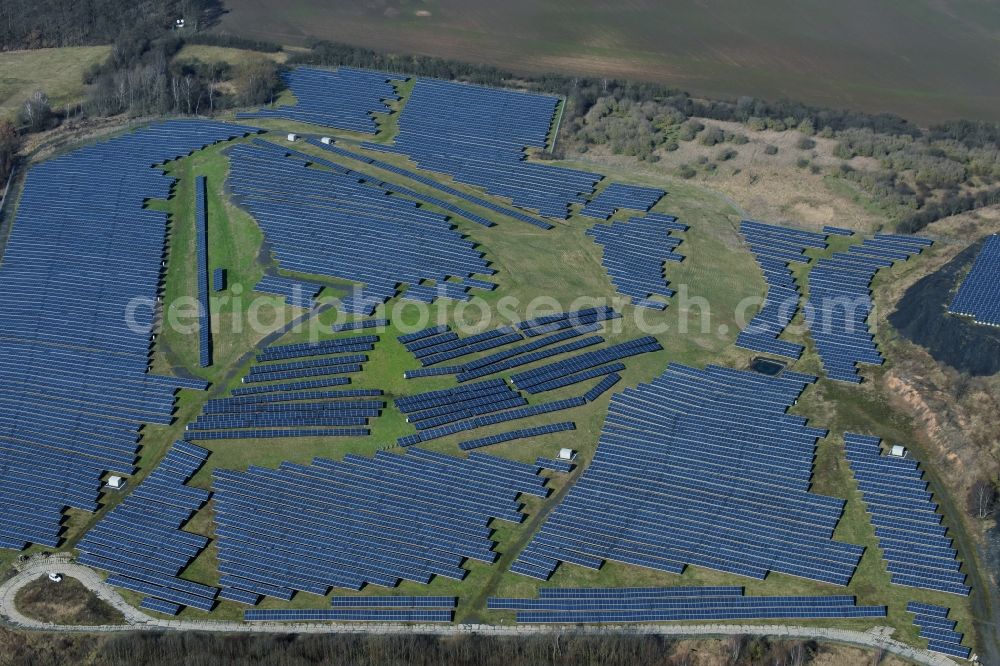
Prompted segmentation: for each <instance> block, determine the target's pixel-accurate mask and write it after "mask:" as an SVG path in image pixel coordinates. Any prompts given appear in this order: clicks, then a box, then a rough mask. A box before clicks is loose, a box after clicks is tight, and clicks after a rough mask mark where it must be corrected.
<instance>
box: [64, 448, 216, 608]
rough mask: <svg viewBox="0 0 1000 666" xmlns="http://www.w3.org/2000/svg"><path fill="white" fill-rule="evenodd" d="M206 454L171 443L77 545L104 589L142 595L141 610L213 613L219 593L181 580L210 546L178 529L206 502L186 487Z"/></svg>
mask: <svg viewBox="0 0 1000 666" xmlns="http://www.w3.org/2000/svg"><path fill="white" fill-rule="evenodd" d="M206 458H208V451H206V450H205V449H202V448H200V447H197V446H194V445H192V444H189V443H188V442H184V441H179V442H175V443H174V445H173V446H171V447H170V449H169V450H168V451H167V454H166V456H164V458H163V459H162V460H161V461H160V462H159V463H158V464H157V465H156V467H155V468H154V469H153V471H152V472H150V473H149V476H147V477H146V478H145V479H144V480H143V481H142V482H141V483H140V484H139V486H138V487H137V488H136V489H135V490H133V491H132V493H131V494H129V495H128V497H126V498H125V500H124V501H123V502H122V503H121V504H119V505H118V506H116V507H115V508H113V509H112V510H111V511H109V512H108V513H107V514H105V516H104V517H103V518H101V520H100V521H99V522H98V523H97V524H96V525H95V526H94V527H92V528H91V529H90V530H89V531H88V532H87V534H86V535H85V536H84V537H83V539H81V540H80V542H79V543H78V544H77V549H78V550H79V551H80V556H79V558H78V560H79V562H80V564H86V565H88V566H91V567H94V568H97V569H102V570H104V571H107V572H108V573H109V574H111V576H110V577H109V578H108V584H110V585H114V586H116V587H123V588H125V589H127V590H132V591H134V592H139V593H141V594H144V595H146V599H144V600H143V608H147V609H149V610H155V611H158V612H161V613H166V614H168V615H176V614H177V612H178V611H179V610H180V607H181V606H190V607H192V608H198V609H200V610H205V611H208V610H212V607H213V606H214V605H215V598H216V596H217V594H218V592H219V590H218V589H217V588H214V587H211V586H208V585H202V584H200V583H195V582H192V581H190V580H185V579H182V578H180V574H181V572H182V571H183V570H184V569H185V567H187V566H188V564H190V563H191V561H192V560H193V559H194V558H195V557H196V556H197V555H198V553H200V552H201V551H202V549H204V548H205V546H206V545H208V538H207V537H204V536H201V535H200V534H194V533H193V532H188V531H185V530H182V529H181V528H182V527H183V526H184V524H185V523H186V522H187V521H188V519H189V518H190V517H191V515H192V514H193V513H194V512H195V511H197V510H198V509H200V508H201V507H202V506H203V505H204V504H205V502H207V501H208V498H209V493H208V491H207V490H202V489H200V488H192V487H191V486H187V485H185V484H186V483H187V481H188V479H190V478H191V476H193V475H194V473H195V472H196V471H198V468H200V467H201V465H202V463H204V462H205V459H206Z"/></svg>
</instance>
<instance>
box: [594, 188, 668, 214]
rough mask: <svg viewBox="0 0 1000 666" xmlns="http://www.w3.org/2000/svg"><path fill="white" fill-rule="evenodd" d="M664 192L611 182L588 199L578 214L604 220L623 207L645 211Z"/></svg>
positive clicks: (653, 204) (647, 210)
mask: <svg viewBox="0 0 1000 666" xmlns="http://www.w3.org/2000/svg"><path fill="white" fill-rule="evenodd" d="M664 194H666V192H664V191H663V190H660V189H657V188H655V187H640V186H638V185H624V184H622V183H611V184H610V185H608V186H607V187H606V188H604V189H603V190H601V192H599V193H598V194H597V196H595V197H594V198H593V199H591V200H590V201H588V202H587V205H586V206H584V208H583V210H582V211H580V214H581V215H585V216H587V217H596V218H598V219H601V220H606V219H608V218H609V217H611V216H612V215H614V214H615V213H616V212H617V211H619V210H623V209H627V210H639V211H642V212H644V213H646V212H649V209H650V208H652V207H653V206H655V205H656V202H657V201H659V200H660V198H661V197H663V195H664Z"/></svg>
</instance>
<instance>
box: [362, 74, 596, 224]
mask: <svg viewBox="0 0 1000 666" xmlns="http://www.w3.org/2000/svg"><path fill="white" fill-rule="evenodd" d="M558 103H559V99H558V98H557V97H552V96H550V95H539V94H535V93H528V92H519V91H514V90H504V89H499V88H486V87H483V86H475V85H469V84H465V83H457V82H453V81H439V80H436V79H417V81H416V83H415V84H414V86H413V92H412V93H411V94H410V97H409V99H407V101H406V108H405V110H404V112H403V113H402V114H400V118H399V134H398V135H397V136H396V140H395V142H394V143H393V145H391V146H386V145H383V144H376V143H366V144H363V147H365V148H368V149H370V150H380V151H385V152H396V153H402V154H404V155H406V156H408V157H409V158H410V159H412V160H413V161H414V162H416V163H417V164H418V165H419V166H420V167H421V168H423V169H428V170H430V171H437V172H440V173H445V174H448V175H450V176H451V177H453V178H454V179H455V180H457V181H459V182H461V183H466V184H469V185H476V186H478V187H482V188H483V189H485V190H486V191H487V192H489V193H490V194H493V195H496V196H501V197H506V198H508V199H510V200H511V201H512V202H513V203H514V205H516V206H520V207H522V208H528V209H532V210H537V211H538V212H539V213H541V214H542V215H546V216H549V217H556V218H566V217H567V216H568V215H569V205H570V204H571V203H581V204H582V203H584V202H585V199H584V195H589V194H590V193H591V192H593V189H594V185H595V184H596V183H597V182H598V181H599V180H600V179H601V175H600V174H596V173H590V172H586V171H579V170H575V169H566V168H563V167H555V166H551V165H546V164H537V163H532V162H527V161H526V160H525V149H527V148H538V149H545V148H546V147H547V145H548V135H549V131H550V129H551V128H552V123H553V119H554V115H555V111H556V107H557V105H558Z"/></svg>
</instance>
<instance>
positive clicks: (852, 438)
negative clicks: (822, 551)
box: [844, 432, 970, 596]
mask: <svg viewBox="0 0 1000 666" xmlns="http://www.w3.org/2000/svg"><path fill="white" fill-rule="evenodd" d="M880 444H881V440H880V439H879V438H878V437H874V436H871V435H859V434H855V433H850V432H849V433H845V434H844V446H845V448H846V450H847V462H848V464H849V465H850V467H851V471H852V472H853V473H854V477H855V479H857V481H858V489H859V490H860V491H861V495H862V497H863V499H864V501H865V507H866V508H867V510H868V513H869V515H870V516H871V521H872V524H873V525H874V526H875V536H876V537H878V539H879V547H880V548H881V550H882V555H883V557H884V558H885V560H886V562H887V563H888V568H889V574H890V580H891V582H892V583H894V584H896V585H905V586H907V587H918V588H923V589H928V590H937V591H940V592H950V593H952V594H959V595H962V596H968V594H969V592H970V589H969V586H968V585H967V584H966V576H965V574H964V573H962V572H961V571H960V568H961V563H960V562H959V561H958V559H957V553H956V552H955V549H954V546H953V542H952V539H951V538H949V537H948V535H947V528H945V527H944V526H943V525H942V524H941V519H942V516H941V514H939V513H938V512H937V509H938V505H937V503H935V502H934V501H933V495H932V494H931V491H930V489H929V488H928V484H927V481H926V480H925V479H924V478H923V472H922V471H921V470H920V467H919V465H918V464H917V461H915V460H913V459H912V458H909V457H906V458H898V457H895V456H888V455H883V454H882V449H881V445H880Z"/></svg>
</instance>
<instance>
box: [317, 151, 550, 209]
mask: <svg viewBox="0 0 1000 666" xmlns="http://www.w3.org/2000/svg"><path fill="white" fill-rule="evenodd" d="M308 141H309V143H311V144H312V145H314V146H317V147H319V148H322V149H323V150H328V151H330V152H332V153H334V154H336V155H340V156H341V157H347V158H350V159H352V160H358V161H359V162H364V163H365V164H370V165H371V166H374V167H378V168H379V169H382V170H384V171H388V172H390V173H394V174H396V175H397V176H403V177H404V178H408V179H410V180H412V181H415V182H417V183H420V184H421V185H424V186H426V187H430V188H433V189H435V190H437V191H439V192H443V193H445V194H447V195H449V196H452V197H455V198H457V199H461V200H462V201H467V202H469V203H471V204H475V205H476V206H479V207H480V208H485V209H487V210H491V211H493V212H494V213H500V214H501V215H506V216H507V217H510V218H513V219H515V220H520V221H521V222H527V223H528V224H531V225H534V226H536V227H539V228H541V229H551V228H552V225H551V224H549V223H547V222H543V221H541V220H537V219H535V218H533V217H531V216H530V215H526V214H525V213H522V212H521V211H519V210H515V209H513V208H510V207H508V206H501V205H500V204H496V203H493V202H492V201H490V200H488V199H484V198H482V197H477V196H474V195H472V194H469V193H467V192H463V191H462V190H460V189H457V188H454V187H450V186H448V185H445V184H444V183H442V182H441V181H439V180H435V179H434V178H429V177H428V176H423V175H421V174H419V173H417V172H416V171H412V170H410V169H404V168H402V167H398V166H396V165H394V164H391V163H389V162H385V161H383V160H378V159H375V158H373V157H368V156H367V155H362V154H360V153H357V152H354V151H352V150H347V149H345V148H341V147H340V146H334V145H331V144H328V143H323V142H321V141H317V140H316V139H308ZM356 173H358V175H359V176H360V177H362V178H367V179H374V178H375V177H374V176H371V175H370V174H362V173H360V172H356ZM380 185H381V186H384V187H385V188H386V189H389V190H391V191H393V192H395V193H396V194H402V195H404V196H408V197H413V198H418V199H420V200H422V201H427V202H428V203H433V204H434V205H435V206H438V207H440V208H443V209H444V210H447V211H449V212H452V213H455V214H456V215H459V216H460V217H464V218H465V219H467V220H470V221H472V222H475V223H477V224H481V225H483V226H484V227H491V226H493V222H491V221H490V220H487V219H486V218H483V217H480V216H479V215H475V214H473V213H470V211H468V210H466V209H465V208H459V207H458V206H455V205H453V204H449V203H448V202H443V201H440V200H438V199H432V198H430V197H428V196H427V195H426V194H419V193H417V192H414V191H412V190H409V189H407V188H403V187H401V186H400V185H397V184H394V183H388V182H385V183H380Z"/></svg>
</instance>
